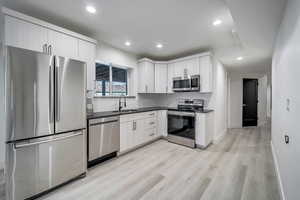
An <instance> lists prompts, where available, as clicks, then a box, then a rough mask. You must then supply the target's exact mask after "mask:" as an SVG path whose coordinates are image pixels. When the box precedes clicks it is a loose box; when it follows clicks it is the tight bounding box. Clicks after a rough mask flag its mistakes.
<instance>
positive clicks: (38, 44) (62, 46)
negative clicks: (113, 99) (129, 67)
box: [3, 8, 97, 90]
mask: <svg viewBox="0 0 300 200" xmlns="http://www.w3.org/2000/svg"><path fill="white" fill-rule="evenodd" d="M3 12H4V14H5V44H6V45H8V46H14V47H18V48H23V49H28V50H32V51H37V52H44V53H48V54H53V55H58V56H63V57H68V58H72V59H76V60H81V61H84V62H86V63H87V70H86V71H87V89H88V90H93V89H94V81H95V57H96V45H97V41H96V40H94V39H92V38H88V37H86V36H84V35H81V34H78V33H75V32H72V31H69V30H67V29H64V28H61V27H58V26H55V25H53V24H49V23H47V22H44V21H41V20H39V19H36V18H33V17H30V16H27V15H24V14H22V13H19V12H16V11H13V10H10V9H7V8H5V9H4V10H3Z"/></svg>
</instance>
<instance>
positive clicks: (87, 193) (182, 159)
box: [40, 127, 280, 200]
mask: <svg viewBox="0 0 300 200" xmlns="http://www.w3.org/2000/svg"><path fill="white" fill-rule="evenodd" d="M40 199H43V200H102V199H105V200H110V199H111V200H118V199H120V200H137V199H142V200H150V199H151V200H152V199H155V200H157V199H164V200H168V199H170V200H176V199H178V200H181V199H183V200H277V199H280V196H279V191H278V187H277V179H276V176H275V169H274V164H273V159H272V154H271V147H270V131H269V129H268V128H267V127H261V128H247V129H232V130H230V131H229V133H228V134H227V135H226V136H225V137H224V139H223V140H222V141H221V142H220V143H218V144H215V145H211V146H210V147H209V148H208V149H206V150H199V149H190V148H186V147H183V146H180V145H176V144H172V143H168V142H167V141H165V140H159V141H157V142H155V143H153V144H150V145H148V146H145V147H143V148H141V149H138V150H136V151H134V152H131V153H128V154H126V155H124V156H121V157H119V158H117V159H113V160H110V161H107V162H105V163H103V164H101V165H98V166H96V167H94V168H92V169H90V170H89V172H88V174H87V177H86V178H84V179H80V180H78V181H75V182H73V183H71V184H69V185H67V186H64V187H63V188H60V189H58V190H55V191H54V192H52V193H50V194H48V195H46V196H44V197H42V198H40Z"/></svg>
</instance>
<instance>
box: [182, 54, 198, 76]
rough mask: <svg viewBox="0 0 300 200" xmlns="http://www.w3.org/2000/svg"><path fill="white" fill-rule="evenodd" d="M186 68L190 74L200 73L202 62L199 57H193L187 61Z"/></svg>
mask: <svg viewBox="0 0 300 200" xmlns="http://www.w3.org/2000/svg"><path fill="white" fill-rule="evenodd" d="M185 69H186V71H187V74H188V75H189V76H192V75H199V74H200V64H199V59H198V58H193V59H190V60H186V61H185Z"/></svg>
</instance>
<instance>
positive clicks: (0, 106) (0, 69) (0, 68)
mask: <svg viewBox="0 0 300 200" xmlns="http://www.w3.org/2000/svg"><path fill="white" fill-rule="evenodd" d="M2 5H3V4H2V0H0V169H1V168H3V167H4V161H5V143H4V142H5V126H4V124H5V116H4V57H3V41H4V17H3V15H2V11H1V10H2Z"/></svg>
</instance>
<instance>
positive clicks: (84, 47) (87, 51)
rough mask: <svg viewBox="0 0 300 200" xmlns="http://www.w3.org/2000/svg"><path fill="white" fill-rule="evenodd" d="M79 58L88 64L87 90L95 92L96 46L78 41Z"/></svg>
mask: <svg viewBox="0 0 300 200" xmlns="http://www.w3.org/2000/svg"><path fill="white" fill-rule="evenodd" d="M78 56H79V59H80V60H82V61H84V62H86V64H87V70H86V71H87V89H88V90H93V89H94V83H95V78H96V76H95V74H96V72H95V71H96V66H95V58H96V45H95V44H94V43H91V42H88V41H85V40H80V39H79V40H78Z"/></svg>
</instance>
